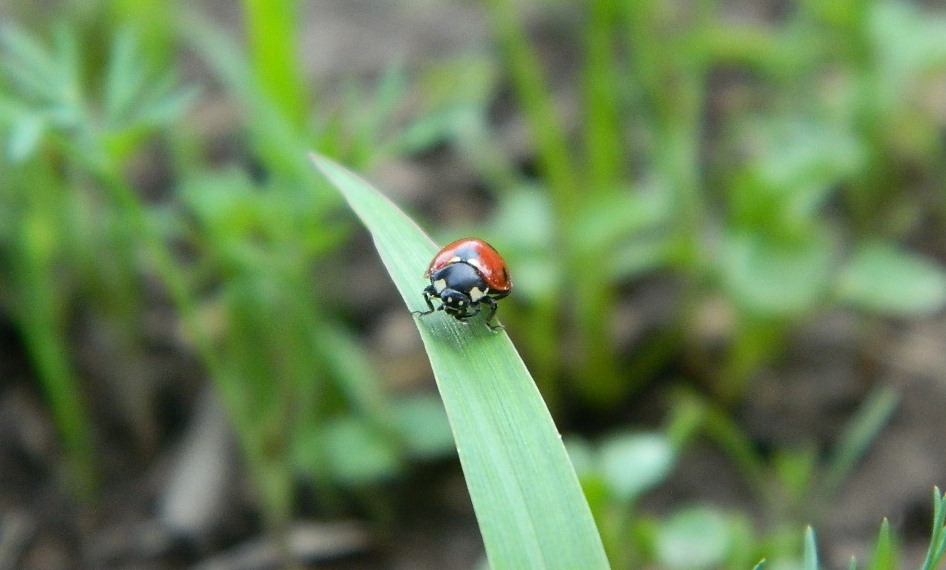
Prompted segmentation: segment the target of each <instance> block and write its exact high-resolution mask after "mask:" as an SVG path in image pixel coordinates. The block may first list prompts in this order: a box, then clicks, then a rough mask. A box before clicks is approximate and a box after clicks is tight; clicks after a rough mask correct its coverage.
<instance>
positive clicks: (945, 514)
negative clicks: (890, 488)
mask: <svg viewBox="0 0 946 570" xmlns="http://www.w3.org/2000/svg"><path fill="white" fill-rule="evenodd" d="M944 552H946V495H943V494H941V493H940V491H939V487H934V488H933V531H932V533H931V535H930V547H929V549H928V550H927V552H926V560H924V561H923V567H922V570H933V569H934V568H937V567H938V566H939V563H940V560H942V558H943V554H944Z"/></svg>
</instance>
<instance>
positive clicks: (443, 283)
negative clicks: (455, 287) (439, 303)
mask: <svg viewBox="0 0 946 570" xmlns="http://www.w3.org/2000/svg"><path fill="white" fill-rule="evenodd" d="M446 288H447V280H446V279H438V280H436V281H434V291H436V292H438V293H442V292H443V290H444V289H446Z"/></svg>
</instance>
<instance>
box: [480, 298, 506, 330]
mask: <svg viewBox="0 0 946 570" xmlns="http://www.w3.org/2000/svg"><path fill="white" fill-rule="evenodd" d="M480 303H482V304H484V305H486V308H487V310H488V311H489V316H488V317H486V326H487V327H489V330H491V331H493V332H499V331H501V330H503V329H505V328H506V327H504V326H502V325H494V324H491V323H490V321H491V320H493V317H495V316H496V299H493V298H492V297H483V298H482V299H480ZM477 312H479V311H477Z"/></svg>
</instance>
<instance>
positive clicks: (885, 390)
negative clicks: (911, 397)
mask: <svg viewBox="0 0 946 570" xmlns="http://www.w3.org/2000/svg"><path fill="white" fill-rule="evenodd" d="M899 403H900V394H899V392H898V391H897V390H896V389H895V388H893V387H890V386H882V387H880V388H878V389H876V390H874V391H873V392H872V393H871V394H870V396H869V397H868V399H867V400H866V401H865V402H864V403H863V404H862V405H861V407H860V409H859V410H858V411H857V414H855V416H854V417H853V418H852V419H851V420H850V422H849V423H848V425H847V427H846V428H845V430H844V434H843V435H842V436H841V440H840V441H839V442H838V444H837V447H836V449H835V452H834V454H833V457H832V458H831V461H830V465H829V467H828V472H827V475H826V476H825V481H824V484H823V489H822V492H823V494H824V496H825V497H830V496H831V495H833V494H834V493H835V492H836V491H837V489H838V487H840V486H841V483H843V482H844V480H845V479H846V478H847V476H848V475H849V474H850V473H851V472H852V471H853V469H854V467H855V466H856V465H857V462H858V461H859V460H860V459H861V457H863V456H864V454H865V453H867V450H868V448H869V447H870V444H871V443H873V441H874V440H875V439H876V438H877V436H878V435H879V434H880V430H882V429H883V428H884V426H886V425H887V424H888V423H889V422H890V419H891V418H892V417H893V414H894V412H895V411H896V410H897V404H899Z"/></svg>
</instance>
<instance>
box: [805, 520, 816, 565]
mask: <svg viewBox="0 0 946 570" xmlns="http://www.w3.org/2000/svg"><path fill="white" fill-rule="evenodd" d="M802 568H804V570H818V542H817V541H816V540H815V529H813V528H811V527H808V528H806V529H805V547H804V550H803V554H802Z"/></svg>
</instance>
